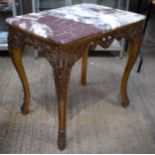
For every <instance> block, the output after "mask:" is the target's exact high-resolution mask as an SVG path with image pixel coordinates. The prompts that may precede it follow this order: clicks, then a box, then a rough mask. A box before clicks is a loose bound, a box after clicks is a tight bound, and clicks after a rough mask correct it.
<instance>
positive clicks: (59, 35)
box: [6, 3, 145, 44]
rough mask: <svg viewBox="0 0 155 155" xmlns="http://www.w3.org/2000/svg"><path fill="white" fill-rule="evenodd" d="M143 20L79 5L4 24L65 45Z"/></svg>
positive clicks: (10, 20)
mask: <svg viewBox="0 0 155 155" xmlns="http://www.w3.org/2000/svg"><path fill="white" fill-rule="evenodd" d="M144 19H145V16H143V15H140V14H137V13H133V12H129V11H123V10H118V9H113V8H110V7H105V6H101V5H97V4H89V3H83V4H78V5H72V6H67V7H62V8H58V9H52V10H47V11H42V12H39V13H30V14H27V15H22V16H16V17H14V18H8V19H7V20H6V22H7V23H8V24H10V25H14V26H17V27H18V28H20V29H23V30H26V31H28V32H31V33H34V34H35V35H38V36H40V37H43V38H47V39H50V40H51V41H54V42H56V43H58V44H67V43H70V42H72V41H75V40H79V39H82V38H86V37H89V36H91V35H95V34H98V33H102V32H103V33H104V32H107V31H111V30H114V29H116V28H119V27H122V26H125V25H129V24H132V23H136V22H138V21H141V20H144Z"/></svg>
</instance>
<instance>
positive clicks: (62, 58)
mask: <svg viewBox="0 0 155 155" xmlns="http://www.w3.org/2000/svg"><path fill="white" fill-rule="evenodd" d="M142 24H143V22H137V23H135V24H132V25H128V26H124V27H121V28H119V29H116V30H113V31H111V32H108V33H103V34H100V35H97V36H95V37H94V36H93V37H92V38H91V37H90V38H87V39H81V40H79V41H75V42H73V43H71V44H68V45H65V46H63V45H62V46H56V45H55V44H53V43H51V42H48V41H46V40H43V39H41V38H38V37H35V36H33V35H32V34H28V33H26V32H24V31H22V30H19V29H17V28H15V27H13V26H10V30H9V31H10V33H9V38H8V42H9V49H10V55H11V58H12V61H13V63H14V66H15V68H16V70H17V72H18V74H19V77H20V79H21V82H22V85H23V90H24V102H23V105H22V108H21V111H22V114H24V115H25V114H27V113H28V112H29V104H30V90H29V84H28V80H27V77H26V73H25V70H24V67H23V64H22V51H23V48H24V47H25V45H31V46H34V47H35V48H38V50H39V51H40V52H41V53H42V54H43V55H44V57H45V58H46V59H47V60H48V61H49V63H50V64H51V66H52V68H53V75H54V81H55V89H56V94H57V99H58V115H59V129H58V147H59V149H60V150H63V149H64V148H65V146H66V107H67V95H68V87H69V81H70V75H71V69H72V67H73V65H74V63H75V62H76V61H77V60H79V59H80V58H81V57H82V71H81V85H85V84H86V73H87V60H88V52H89V50H91V49H93V48H95V47H96V45H98V44H99V45H101V46H102V47H109V46H110V45H111V43H112V41H113V40H114V39H121V38H126V39H127V40H128V41H129V46H130V52H129V57H128V61H127V65H126V67H125V71H124V74H123V77H122V81H121V89H120V103H121V105H122V106H123V107H127V106H128V105H129V99H128V96H127V83H128V79H129V75H130V72H131V70H132V67H133V65H134V63H135V61H136V58H137V56H138V49H139V47H140V45H141V43H142V38H143V35H142V31H141V29H142V28H141V27H142Z"/></svg>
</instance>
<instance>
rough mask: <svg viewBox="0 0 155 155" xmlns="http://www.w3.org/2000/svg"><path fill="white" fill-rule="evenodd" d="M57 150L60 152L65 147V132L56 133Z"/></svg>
mask: <svg viewBox="0 0 155 155" xmlns="http://www.w3.org/2000/svg"><path fill="white" fill-rule="evenodd" d="M57 144H58V148H59V149H60V150H61V151H62V150H64V149H65V147H66V133H65V131H59V133H58V141H57Z"/></svg>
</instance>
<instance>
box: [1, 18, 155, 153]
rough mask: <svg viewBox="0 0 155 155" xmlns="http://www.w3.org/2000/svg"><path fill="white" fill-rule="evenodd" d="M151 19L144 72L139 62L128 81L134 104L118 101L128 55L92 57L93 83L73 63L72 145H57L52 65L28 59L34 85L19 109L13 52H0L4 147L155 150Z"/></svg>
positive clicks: (5, 149) (10, 150) (69, 134)
mask: <svg viewBox="0 0 155 155" xmlns="http://www.w3.org/2000/svg"><path fill="white" fill-rule="evenodd" d="M153 23H154V20H152V19H151V20H150V23H149V29H148V30H147V35H146V36H147V37H145V41H144V46H143V51H144V56H145V59H144V64H143V67H142V71H141V73H140V74H137V73H136V69H137V64H136V65H135V67H134V69H133V71H132V74H131V77H130V80H129V85H128V96H129V98H130V106H129V107H128V108H126V109H124V108H122V107H121V106H120V105H119V97H118V96H119V88H120V80H121V75H122V72H123V68H124V66H125V63H126V59H127V57H126V56H124V58H123V59H120V58H119V57H112V56H109V57H90V59H89V68H88V84H87V85H86V86H85V87H82V86H80V84H79V81H80V67H81V62H80V61H79V62H78V63H77V64H76V65H75V67H74V68H73V72H72V77H71V82H70V91H69V92H70V93H69V99H68V116H67V120H68V122H67V126H68V127H67V148H66V150H64V151H63V152H61V151H59V150H58V149H57V145H56V141H57V127H58V125H57V124H58V118H57V104H56V98H55V89H54V81H53V75H52V70H51V68H50V65H49V64H48V63H47V61H46V60H45V59H43V58H42V57H40V58H39V59H34V58H33V54H32V53H27V54H26V55H25V56H24V59H23V62H24V65H25V68H26V72H27V75H28V79H29V83H30V89H31V111H30V114H29V115H27V116H23V115H21V113H20V106H21V104H22V102H23V91H22V86H21V83H20V80H19V78H18V75H17V73H16V71H15V69H14V67H13V65H12V62H11V61H10V59H9V58H8V57H3V58H2V57H0V85H1V87H0V99H1V100H0V153H155V112H154V111H155V82H154V79H155V71H154V66H155V61H154V60H155V51H154V43H155V39H154V38H155V37H154V36H155V33H154V27H153V26H152V25H153Z"/></svg>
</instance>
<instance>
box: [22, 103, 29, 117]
mask: <svg viewBox="0 0 155 155" xmlns="http://www.w3.org/2000/svg"><path fill="white" fill-rule="evenodd" d="M21 112H22V114H23V115H27V114H28V113H29V108H27V107H25V106H24V105H22V107H21Z"/></svg>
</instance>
